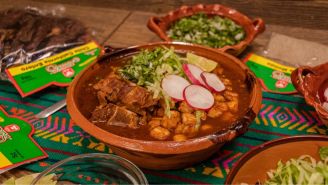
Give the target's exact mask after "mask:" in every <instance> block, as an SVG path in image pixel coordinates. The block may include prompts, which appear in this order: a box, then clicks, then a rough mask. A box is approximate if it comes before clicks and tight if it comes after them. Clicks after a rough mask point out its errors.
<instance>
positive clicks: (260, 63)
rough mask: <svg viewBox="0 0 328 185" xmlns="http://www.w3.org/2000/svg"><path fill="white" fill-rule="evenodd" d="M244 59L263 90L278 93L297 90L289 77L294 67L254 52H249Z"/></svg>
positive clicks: (289, 92)
mask: <svg viewBox="0 0 328 185" xmlns="http://www.w3.org/2000/svg"><path fill="white" fill-rule="evenodd" d="M245 61H246V65H247V66H248V67H249V68H250V69H251V70H252V71H253V72H254V73H255V75H256V76H257V78H258V79H259V80H260V82H261V85H262V87H263V89H264V90H265V91H267V92H273V93H280V94H291V93H296V92H297V91H296V89H295V88H294V86H293V84H292V81H291V78H290V74H291V73H292V72H293V71H294V70H295V68H293V67H289V66H284V65H281V64H279V63H277V62H274V61H272V60H269V59H267V58H264V57H262V56H259V55H256V54H250V55H249V56H248V57H247V58H246V60H245Z"/></svg>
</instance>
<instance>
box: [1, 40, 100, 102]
mask: <svg viewBox="0 0 328 185" xmlns="http://www.w3.org/2000/svg"><path fill="white" fill-rule="evenodd" d="M101 52H102V50H101V48H100V47H99V46H98V45H97V44H96V43H95V42H90V43H88V44H85V45H82V46H79V47H75V48H73V49H70V50H67V51H64V52H61V53H59V54H56V55H53V56H51V57H48V58H44V59H41V60H38V61H35V62H32V63H29V64H25V65H20V66H16V67H11V68H8V69H7V70H6V73H7V75H8V77H9V78H10V80H11V81H12V83H13V84H14V86H15V87H16V89H17V90H18V92H19V93H20V94H21V96H22V97H25V96H28V95H31V94H33V93H35V92H38V91H40V90H42V89H44V88H46V87H48V86H50V85H57V86H68V85H69V83H70V82H71V81H72V80H73V78H74V77H75V76H76V75H77V74H78V73H79V72H80V71H82V70H83V69H84V68H85V67H87V66H88V65H89V64H91V63H92V62H93V61H94V60H95V59H96V58H97V57H98V56H99V55H100V54H101Z"/></svg>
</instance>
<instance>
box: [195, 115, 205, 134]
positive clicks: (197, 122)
mask: <svg viewBox="0 0 328 185" xmlns="http://www.w3.org/2000/svg"><path fill="white" fill-rule="evenodd" d="M203 113H204V112H203V111H201V110H196V111H195V117H196V125H195V128H196V130H198V129H199V127H200V125H201V122H202V120H201V118H202V115H203Z"/></svg>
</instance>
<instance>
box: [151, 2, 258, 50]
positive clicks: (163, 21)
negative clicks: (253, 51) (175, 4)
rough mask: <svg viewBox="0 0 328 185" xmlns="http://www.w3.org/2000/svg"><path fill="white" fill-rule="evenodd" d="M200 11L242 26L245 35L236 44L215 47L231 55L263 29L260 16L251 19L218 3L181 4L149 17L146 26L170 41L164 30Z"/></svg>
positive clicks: (242, 47)
mask: <svg viewBox="0 0 328 185" xmlns="http://www.w3.org/2000/svg"><path fill="white" fill-rule="evenodd" d="M200 12H202V13H205V14H207V15H209V16H211V15H219V16H222V17H227V18H229V19H231V20H233V21H234V22H236V23H237V24H238V25H240V26H242V27H243V29H244V30H245V32H246V37H245V39H244V40H243V41H241V42H239V43H238V44H236V45H232V46H224V47H222V48H216V50H218V51H223V52H228V53H230V54H233V55H239V54H240V53H241V52H243V51H244V49H245V48H246V46H248V45H249V44H250V43H251V42H252V41H253V40H254V39H255V37H256V36H257V35H258V34H260V33H262V32H263V31H264V30H265V24H264V21H263V20H262V19H261V18H255V19H254V20H251V19H250V18H248V17H247V16H246V15H244V14H242V13H240V12H238V11H237V10H235V9H232V8H229V7H226V6H223V5H220V4H212V5H203V4H198V5H195V6H181V7H180V8H178V9H176V10H174V11H171V12H169V13H168V14H166V15H164V16H162V17H150V18H149V20H148V24H147V26H148V28H149V29H150V30H152V31H153V32H155V33H156V34H157V35H158V36H159V37H160V38H161V39H163V40H165V41H171V39H170V38H169V37H168V35H167V34H166V31H167V30H168V29H169V28H170V26H171V24H172V23H174V22H175V21H177V20H179V19H181V18H183V17H188V16H191V15H194V14H197V13H200Z"/></svg>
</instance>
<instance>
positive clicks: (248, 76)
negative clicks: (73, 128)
mask: <svg viewBox="0 0 328 185" xmlns="http://www.w3.org/2000/svg"><path fill="white" fill-rule="evenodd" d="M159 46H165V47H174V48H175V51H176V52H177V53H186V52H193V53H195V54H197V55H200V56H204V57H207V58H209V59H211V60H214V61H217V62H218V63H220V65H222V66H224V67H225V68H226V70H234V71H236V72H237V73H236V74H238V77H237V76H236V78H239V79H240V80H243V81H244V82H245V84H246V85H247V87H248V90H249V93H250V103H249V105H248V108H246V109H247V110H246V111H245V112H244V113H243V114H242V116H241V117H240V118H238V119H237V121H235V122H232V123H231V125H229V126H228V127H227V128H226V129H224V130H220V131H218V132H216V133H213V134H211V135H207V136H204V137H199V138H195V139H190V140H187V141H184V142H175V141H144V140H136V139H130V138H126V137H122V136H118V135H115V134H112V133H110V132H108V131H106V130H103V129H101V128H99V127H97V126H96V125H94V124H93V123H91V122H90V121H89V120H88V118H89V117H90V116H91V111H92V110H93V109H94V108H95V106H97V104H98V100H97V98H96V96H95V95H92V94H90V93H89V94H86V93H85V91H84V89H85V88H86V86H87V85H88V84H89V82H90V80H92V78H95V74H97V75H99V74H101V73H104V71H103V69H104V68H105V67H104V66H106V65H111V63H115V62H117V61H126V60H128V59H129V58H131V57H132V56H133V55H135V54H137V53H138V52H140V49H152V48H155V47H159ZM86 96H88V100H86ZM92 96H94V97H92ZM90 98H91V99H90ZM261 100H262V92H261V88H260V85H259V83H258V82H257V80H256V78H255V76H254V74H253V73H252V72H251V71H250V70H249V69H248V68H247V67H246V66H245V65H244V64H243V63H242V62H241V61H240V60H239V59H237V58H235V57H233V56H231V55H228V54H226V53H223V52H217V51H215V50H213V49H208V48H205V47H201V46H196V45H192V44H187V43H169V42H161V43H152V44H147V45H141V46H134V47H130V48H126V49H120V50H117V51H114V52H111V53H107V54H105V55H104V56H103V57H101V58H100V59H99V60H98V61H97V62H95V63H93V64H91V65H90V66H89V67H88V68H86V69H85V70H84V71H83V72H81V73H80V74H79V75H78V76H77V77H76V78H75V79H74V81H73V82H72V84H71V85H70V87H69V88H68V94H67V109H68V112H69V114H70V115H71V117H72V119H73V120H74V121H75V123H76V124H77V125H78V126H80V127H81V128H82V129H83V130H85V131H86V132H88V133H89V134H90V135H92V136H94V137H96V138H97V139H99V140H101V141H102V142H104V143H106V144H108V145H110V147H111V149H112V150H113V152H114V153H116V154H118V155H120V156H121V157H124V158H126V159H128V160H130V161H132V162H133V163H135V164H136V165H138V166H139V167H143V168H148V169H157V170H167V169H177V168H182V167H186V166H190V165H192V164H194V163H197V162H200V161H202V160H204V159H206V158H208V157H210V156H211V155H212V154H213V153H215V152H216V151H217V150H218V149H219V148H220V147H221V146H223V145H224V144H225V143H226V142H228V141H231V140H232V139H234V138H236V137H237V136H239V135H241V134H243V133H245V132H246V131H247V128H248V126H249V124H250V123H251V122H252V121H253V120H254V119H255V117H256V115H257V114H258V112H259V110H260V106H261Z"/></svg>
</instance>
